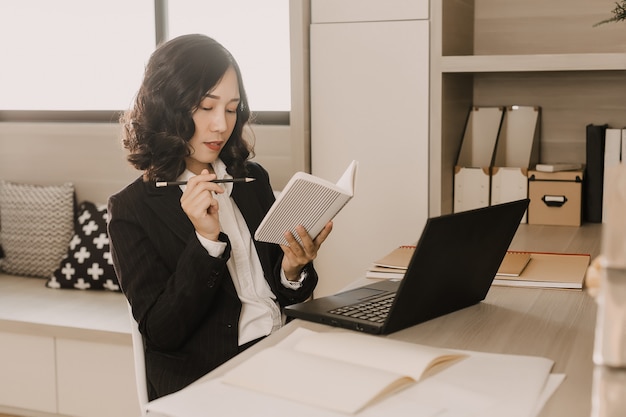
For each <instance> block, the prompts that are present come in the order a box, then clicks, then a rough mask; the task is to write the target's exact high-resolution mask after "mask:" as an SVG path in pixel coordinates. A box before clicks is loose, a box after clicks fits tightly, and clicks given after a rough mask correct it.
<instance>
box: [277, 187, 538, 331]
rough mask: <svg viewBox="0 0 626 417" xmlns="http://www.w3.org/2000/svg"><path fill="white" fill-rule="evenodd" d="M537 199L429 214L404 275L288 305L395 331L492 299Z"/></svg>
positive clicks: (330, 319) (302, 315) (308, 314)
mask: <svg viewBox="0 0 626 417" xmlns="http://www.w3.org/2000/svg"><path fill="white" fill-rule="evenodd" d="M529 201H530V200H528V199H523V200H518V201H512V202H508V203H503V204H498V205H494V206H490V207H483V208H478V209H473V210H468V211H463V212H459V213H454V214H447V215H443V216H439V217H432V218H429V219H428V220H427V221H426V225H425V226H424V229H423V231H422V235H421V237H420V239H419V241H418V242H417V245H416V248H415V251H414V253H413V256H412V257H411V260H410V261H409V265H408V268H407V271H406V274H405V275H404V278H403V279H402V280H385V281H378V282H375V283H372V284H370V285H365V286H362V287H358V288H355V289H352V290H348V291H345V292H341V293H338V294H335V295H331V296H326V297H321V298H317V299H313V300H310V301H306V302H303V303H299V304H294V305H291V306H287V307H285V314H286V315H287V316H288V317H292V318H299V319H303V320H308V321H314V322H318V323H323V324H328V325H331V326H336V327H343V328H346V329H352V330H357V331H361V332H365V333H371V334H389V333H393V332H396V331H398V330H402V329H405V328H407V327H410V326H413V325H415V324H418V323H422V322H424V321H427V320H430V319H433V318H436V317H439V316H442V315H444V314H448V313H451V312H453V311H457V310H460V309H462V308H465V307H469V306H471V305H474V304H477V303H479V302H481V301H482V300H484V299H485V296H486V295H487V292H488V291H489V288H490V287H491V283H492V281H493V279H494V277H495V275H496V272H497V271H498V268H499V267H500V263H502V260H503V259H504V255H505V254H506V251H507V249H508V248H509V246H510V244H511V241H512V240H513V237H514V236H515V233H516V231H517V228H518V226H519V224H520V221H521V220H522V217H523V215H524V213H525V211H526V209H527V208H528V203H529ZM357 310H365V312H363V311H357ZM379 313H382V317H377V315H379Z"/></svg>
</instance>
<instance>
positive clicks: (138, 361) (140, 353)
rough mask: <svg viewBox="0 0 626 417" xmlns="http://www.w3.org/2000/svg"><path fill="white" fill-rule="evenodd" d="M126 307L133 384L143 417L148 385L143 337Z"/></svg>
mask: <svg viewBox="0 0 626 417" xmlns="http://www.w3.org/2000/svg"><path fill="white" fill-rule="evenodd" d="M126 304H127V305H128V314H129V316H130V328H131V334H132V340H133V356H134V362H135V382H136V384H137V397H138V399H139V407H140V409H141V415H142V416H145V415H146V414H147V409H148V402H149V401H148V383H147V382H146V362H145V358H144V350H143V336H142V335H141V333H140V332H139V325H138V324H137V322H136V321H135V318H134V317H133V311H132V308H131V306H130V303H128V301H127V303H126Z"/></svg>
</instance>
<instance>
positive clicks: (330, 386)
mask: <svg viewBox="0 0 626 417" xmlns="http://www.w3.org/2000/svg"><path fill="white" fill-rule="evenodd" d="M222 381H223V382H225V383H228V384H232V385H236V386H239V387H243V388H247V389H252V390H254V391H258V392H262V393H264V394H270V395H274V396H277V397H281V398H286V399H289V400H293V401H298V402H303V403H306V404H311V405H315V406H318V407H322V408H327V409H331V410H336V411H341V412H344V413H355V412H357V411H359V410H360V409H361V408H363V407H365V406H366V405H367V404H368V403H370V402H373V401H375V400H376V399H378V398H379V397H382V396H384V395H385V394H386V393H387V392H391V391H394V390H395V389H397V388H399V387H400V386H403V385H406V384H410V383H412V382H414V381H413V380H412V379H411V378H409V377H406V376H402V375H398V374H395V373H393V372H388V371H384V370H380V369H373V368H368V367H362V366H358V365H354V364H351V363H347V362H343V361H338V360H333V359H328V358H323V357H320V356H316V355H310V354H306V353H302V352H298V351H294V350H290V349H284V348H280V347H271V348H268V349H265V350H262V351H261V352H259V353H257V354H256V355H254V356H253V357H251V358H249V359H248V360H246V361H245V362H243V363H242V364H241V365H239V366H238V367H237V368H235V369H233V370H232V371H230V372H228V373H227V374H226V375H225V376H224V377H223V378H222Z"/></svg>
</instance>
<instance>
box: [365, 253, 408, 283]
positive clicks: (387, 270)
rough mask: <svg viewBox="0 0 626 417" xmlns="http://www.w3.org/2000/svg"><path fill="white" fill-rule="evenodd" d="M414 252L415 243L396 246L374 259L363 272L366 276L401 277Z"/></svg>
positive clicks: (379, 277)
mask: <svg viewBox="0 0 626 417" xmlns="http://www.w3.org/2000/svg"><path fill="white" fill-rule="evenodd" d="M413 252H415V245H403V246H398V247H397V248H395V249H393V250H392V251H391V252H389V253H388V254H386V255H385V256H383V257H382V258H380V259H378V260H376V261H374V263H372V265H371V266H370V267H369V268H368V270H367V271H366V272H365V277H366V278H378V279H381V278H382V279H402V278H403V277H404V274H405V273H406V270H407V268H408V266H409V262H410V261H411V257H412V256H413Z"/></svg>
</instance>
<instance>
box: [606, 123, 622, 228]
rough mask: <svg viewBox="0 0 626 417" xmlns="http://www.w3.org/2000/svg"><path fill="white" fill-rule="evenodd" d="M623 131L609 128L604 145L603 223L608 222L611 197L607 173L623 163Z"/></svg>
mask: <svg viewBox="0 0 626 417" xmlns="http://www.w3.org/2000/svg"><path fill="white" fill-rule="evenodd" d="M622 130H623V129H618V128H612V127H608V128H607V129H606V132H605V144H604V176H603V180H602V189H603V192H602V222H603V223H605V221H606V206H607V199H608V197H609V193H610V190H609V187H608V183H607V179H608V177H609V175H607V173H608V172H609V171H610V170H612V169H614V168H615V167H617V166H619V165H620V164H621V163H622V140H623V139H622Z"/></svg>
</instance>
